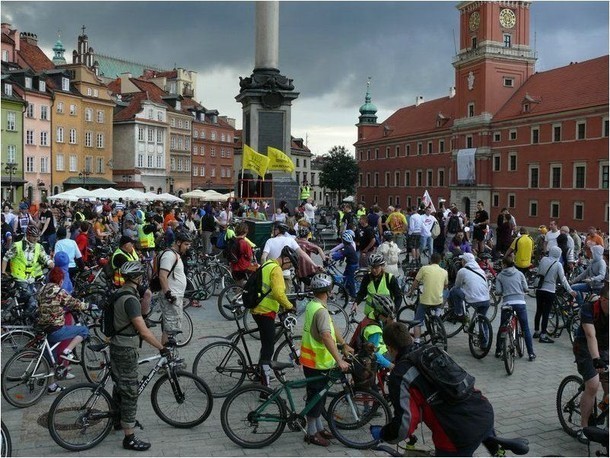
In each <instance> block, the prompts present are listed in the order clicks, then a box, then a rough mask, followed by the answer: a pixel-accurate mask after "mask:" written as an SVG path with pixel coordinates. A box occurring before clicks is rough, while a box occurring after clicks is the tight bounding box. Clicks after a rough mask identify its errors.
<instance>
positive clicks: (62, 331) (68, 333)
mask: <svg viewBox="0 0 610 458" xmlns="http://www.w3.org/2000/svg"><path fill="white" fill-rule="evenodd" d="M76 336H81V337H82V338H83V340H84V339H86V338H87V337H89V328H88V327H87V326H62V327H61V328H59V329H58V330H57V331H55V332H53V333H51V334H49V336H48V339H49V343H50V344H51V345H53V344H54V343H57V342H61V341H62V340H72V339H73V338H74V337H76Z"/></svg>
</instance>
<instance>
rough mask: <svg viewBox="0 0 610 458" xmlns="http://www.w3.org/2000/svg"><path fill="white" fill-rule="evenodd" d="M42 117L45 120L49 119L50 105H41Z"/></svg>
mask: <svg viewBox="0 0 610 458" xmlns="http://www.w3.org/2000/svg"><path fill="white" fill-rule="evenodd" d="M40 119H42V120H44V121H48V120H49V107H48V106H46V105H40Z"/></svg>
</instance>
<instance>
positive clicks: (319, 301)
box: [300, 273, 353, 447]
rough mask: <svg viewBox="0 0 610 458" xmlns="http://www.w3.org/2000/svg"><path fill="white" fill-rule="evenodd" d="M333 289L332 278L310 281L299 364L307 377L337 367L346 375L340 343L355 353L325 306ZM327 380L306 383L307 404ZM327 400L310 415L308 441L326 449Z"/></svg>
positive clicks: (321, 275)
mask: <svg viewBox="0 0 610 458" xmlns="http://www.w3.org/2000/svg"><path fill="white" fill-rule="evenodd" d="M332 288H333V279H332V277H331V276H330V275H328V274H324V273H319V274H316V275H314V276H313V278H312V279H311V289H312V291H313V294H314V298H313V299H312V300H311V301H310V302H309V303H308V304H307V307H306V309H305V322H304V324H303V337H302V340H301V355H300V362H301V365H302V366H303V373H304V374H305V377H306V378H308V379H309V378H313V377H319V376H321V375H326V373H327V372H328V370H329V369H332V368H334V367H336V366H339V368H340V369H341V370H342V371H344V372H346V371H347V370H348V369H349V364H348V363H347V362H346V361H344V360H343V358H342V357H341V354H340V353H339V349H338V347H337V344H342V345H343V354H347V353H348V352H349V353H353V349H352V348H350V347H349V346H348V345H346V344H345V341H344V340H343V337H342V336H341V332H339V331H338V330H337V329H336V328H335V325H334V323H333V321H332V319H331V317H330V315H329V313H328V309H327V308H326V304H327V301H328V295H329V293H330V291H331V290H332ZM326 382H327V379H320V380H313V381H311V382H309V383H307V403H308V404H309V402H310V401H311V400H312V399H313V398H314V396H316V395H317V394H318V393H319V392H320V390H321V389H322V388H323V387H324V386H325V385H326ZM325 399H326V397H322V398H321V399H320V401H319V402H318V403H317V404H316V405H315V406H314V407H313V408H312V409H311V410H310V411H309V412H308V413H307V433H306V436H305V442H307V443H309V444H314V445H320V446H322V447H327V446H328V445H330V442H329V439H332V438H333V435H332V433H330V432H329V431H328V430H327V429H325V428H324V426H323V425H322V420H321V418H320V414H321V413H322V409H323V408H324V402H325Z"/></svg>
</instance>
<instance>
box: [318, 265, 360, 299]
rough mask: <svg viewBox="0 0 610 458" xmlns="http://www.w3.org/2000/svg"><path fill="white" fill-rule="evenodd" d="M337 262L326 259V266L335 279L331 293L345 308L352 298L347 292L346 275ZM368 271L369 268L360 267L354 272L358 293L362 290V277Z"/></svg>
mask: <svg viewBox="0 0 610 458" xmlns="http://www.w3.org/2000/svg"><path fill="white" fill-rule="evenodd" d="M337 264H338V263H337V261H332V260H331V261H326V262H325V263H324V267H326V273H327V274H329V275H331V276H332V277H333V281H334V286H333V290H332V292H331V295H330V296H331V298H333V300H335V301H336V302H337V303H338V304H342V306H343V308H345V307H347V303H348V302H349V300H350V295H349V293H348V292H347V287H346V279H345V275H343V272H341V271H340V270H339V266H338V265H337ZM367 273H368V269H365V268H359V269H357V270H356V272H355V273H354V286H355V288H354V289H355V291H356V293H358V291H359V290H360V283H362V279H363V278H364V276H365V275H366V274H367Z"/></svg>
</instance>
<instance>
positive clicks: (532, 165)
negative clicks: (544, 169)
mask: <svg viewBox="0 0 610 458" xmlns="http://www.w3.org/2000/svg"><path fill="white" fill-rule="evenodd" d="M534 169H536V170H538V183H537V186H532V171H533V170H534ZM527 187H528V188H529V189H539V188H540V166H539V165H538V164H531V165H530V166H529V167H528V171H527Z"/></svg>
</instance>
